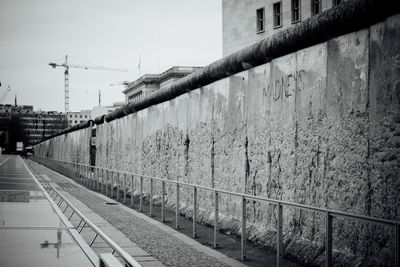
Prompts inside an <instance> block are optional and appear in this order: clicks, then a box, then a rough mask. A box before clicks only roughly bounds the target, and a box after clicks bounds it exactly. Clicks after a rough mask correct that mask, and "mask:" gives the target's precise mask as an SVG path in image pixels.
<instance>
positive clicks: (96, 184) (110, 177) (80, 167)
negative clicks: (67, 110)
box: [34, 156, 400, 267]
mask: <svg viewBox="0 0 400 267" xmlns="http://www.w3.org/2000/svg"><path fill="white" fill-rule="evenodd" d="M35 157H37V156H35ZM35 157H34V158H35ZM37 158H39V159H44V160H50V161H53V162H55V163H60V164H64V165H66V167H67V168H68V169H69V170H72V171H74V172H75V174H76V175H77V176H78V179H79V181H80V183H82V184H84V185H86V186H88V187H89V188H92V189H95V190H98V191H101V192H102V193H105V194H106V195H107V196H110V197H111V198H112V197H113V192H114V190H113V183H114V182H115V181H114V180H117V181H116V184H117V195H116V198H117V200H118V201H119V200H120V196H119V193H120V191H121V186H120V184H121V183H120V182H121V181H120V180H121V176H122V179H123V181H122V184H123V189H122V192H123V204H125V205H126V204H127V203H126V194H127V178H128V179H129V177H130V179H131V182H130V186H131V188H130V190H131V192H132V194H133V192H134V187H133V184H134V180H135V179H137V178H139V183H140V193H139V201H140V202H139V211H140V212H142V207H143V196H144V193H143V184H144V181H143V180H144V179H146V180H150V192H149V195H150V197H149V200H150V203H149V205H150V207H149V208H150V209H149V213H150V216H151V215H152V207H153V187H154V185H153V184H154V181H159V182H161V190H162V193H161V196H162V199H161V221H162V222H164V221H165V214H164V210H165V185H166V183H169V184H174V185H175V186H176V190H175V192H176V195H175V200H176V203H175V214H176V219H175V220H176V221H175V223H176V225H175V227H176V228H179V188H181V187H191V188H192V190H193V226H192V228H193V229H192V233H193V238H195V237H197V231H196V224H197V212H198V205H197V193H198V190H199V189H201V190H206V191H210V192H213V195H214V198H213V201H214V213H215V216H214V225H213V226H214V237H213V241H214V242H213V243H214V248H217V246H218V238H217V233H218V231H219V227H218V225H219V221H218V219H219V218H218V217H219V216H218V214H219V207H218V206H219V205H218V199H219V196H220V195H221V194H226V195H231V196H236V197H239V198H241V219H240V221H241V241H240V243H241V260H242V261H244V260H245V258H246V250H245V241H246V201H247V200H254V201H262V202H266V203H269V204H273V205H275V206H276V207H277V225H276V229H277V238H276V256H277V266H282V263H283V254H284V252H283V242H282V241H283V235H282V226H283V207H284V206H287V207H293V208H297V209H300V210H306V211H312V212H317V213H320V214H323V215H324V217H325V266H332V265H333V259H332V241H333V238H332V232H333V231H332V230H333V229H332V228H333V218H335V217H336V218H345V219H352V220H358V221H364V222H368V223H375V224H383V225H387V226H391V227H393V228H394V231H395V236H396V237H395V238H396V240H395V255H394V256H395V259H394V260H395V266H396V267H400V222H396V221H393V220H387V219H380V218H376V217H371V216H364V215H357V214H352V213H348V212H342V211H337V210H331V209H326V208H320V207H314V206H309V205H304V204H299V203H293V202H288V201H281V200H277V199H271V198H265V197H259V196H253V195H248V194H243V193H236V192H230V191H227V190H222V189H217V188H211V187H206V186H201V185H195V184H190V183H185V182H178V181H173V180H168V179H162V178H158V177H152V176H148V175H142V174H134V173H129V172H124V171H118V170H113V169H109V168H101V167H98V166H91V165H88V164H81V163H73V162H68V161H61V160H55V159H51V158H42V157H37ZM39 162H40V161H39ZM115 174H116V175H115ZM104 177H105V178H104ZM115 177H116V178H115ZM130 206H131V207H132V208H133V197H131V203H130Z"/></svg>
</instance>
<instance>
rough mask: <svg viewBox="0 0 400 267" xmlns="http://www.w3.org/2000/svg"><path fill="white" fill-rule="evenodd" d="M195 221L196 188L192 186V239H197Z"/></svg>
mask: <svg viewBox="0 0 400 267" xmlns="http://www.w3.org/2000/svg"><path fill="white" fill-rule="evenodd" d="M196 221H197V187H196V186H193V238H196V237H197V231H196Z"/></svg>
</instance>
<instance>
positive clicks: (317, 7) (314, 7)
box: [311, 0, 321, 16]
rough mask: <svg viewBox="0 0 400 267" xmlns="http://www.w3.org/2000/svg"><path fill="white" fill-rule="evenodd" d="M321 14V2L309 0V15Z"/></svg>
mask: <svg viewBox="0 0 400 267" xmlns="http://www.w3.org/2000/svg"><path fill="white" fill-rule="evenodd" d="M320 12H321V0H311V15H312V16H314V15H317V14H319V13H320Z"/></svg>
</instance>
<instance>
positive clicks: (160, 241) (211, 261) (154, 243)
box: [29, 161, 228, 266]
mask: <svg viewBox="0 0 400 267" xmlns="http://www.w3.org/2000/svg"><path fill="white" fill-rule="evenodd" d="M29 163H30V166H31V167H32V168H33V169H34V171H35V172H36V173H38V174H45V175H47V176H48V177H49V178H51V179H52V181H53V182H55V183H57V184H58V186H59V187H61V188H62V189H63V190H64V191H67V192H68V193H70V194H71V195H73V196H74V197H76V198H78V199H79V200H80V201H82V202H83V203H84V204H85V205H87V206H88V207H89V208H91V209H92V210H93V211H95V212H96V213H98V214H99V215H100V216H102V217H103V218H104V219H106V220H107V221H108V222H110V223H111V224H112V225H113V226H114V227H116V228H117V229H118V230H120V231H121V232H123V233H124V234H125V235H126V236H127V237H128V238H129V239H130V240H132V241H133V242H135V243H136V244H137V245H138V246H140V247H141V248H142V249H144V250H146V251H148V252H149V253H150V254H151V255H152V256H153V257H155V258H156V259H158V260H159V261H161V262H162V263H163V264H165V265H166V266H228V265H226V264H224V263H223V262H221V261H219V260H217V259H216V258H213V257H210V256H208V255H207V254H205V253H203V252H200V251H198V250H195V249H193V248H192V247H190V246H188V245H186V244H185V243H183V242H182V241H180V240H178V239H177V238H175V237H174V236H173V235H171V234H168V233H166V232H164V231H162V230H161V229H159V228H156V227H154V226H153V225H151V224H149V223H147V222H146V221H145V220H143V219H141V218H137V217H136V216H134V215H133V214H131V213H129V212H127V211H125V210H123V209H120V208H118V206H107V205H104V200H103V199H102V198H100V197H98V196H96V195H94V194H90V193H88V191H87V190H86V189H83V188H81V187H79V186H77V185H74V184H73V183H72V182H71V181H70V180H69V179H65V178H64V177H62V176H61V175H58V174H56V173H54V172H52V171H50V170H48V169H47V168H44V167H43V166H41V165H39V164H37V163H35V162H32V161H29Z"/></svg>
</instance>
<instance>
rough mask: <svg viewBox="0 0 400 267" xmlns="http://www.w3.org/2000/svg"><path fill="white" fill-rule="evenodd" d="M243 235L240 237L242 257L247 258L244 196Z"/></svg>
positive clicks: (244, 199)
mask: <svg viewBox="0 0 400 267" xmlns="http://www.w3.org/2000/svg"><path fill="white" fill-rule="evenodd" d="M241 221H242V236H241V237H240V251H241V259H242V261H244V260H245V259H246V248H245V244H246V198H245V197H244V196H242V220H241Z"/></svg>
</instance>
